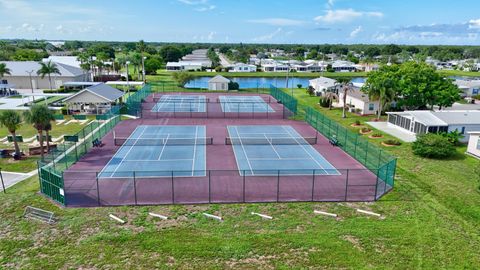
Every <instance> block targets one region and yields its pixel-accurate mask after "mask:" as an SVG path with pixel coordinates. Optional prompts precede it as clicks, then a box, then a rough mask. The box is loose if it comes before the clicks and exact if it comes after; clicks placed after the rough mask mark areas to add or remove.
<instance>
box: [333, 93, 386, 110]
mask: <svg viewBox="0 0 480 270" xmlns="http://www.w3.org/2000/svg"><path fill="white" fill-rule="evenodd" d="M338 104H339V105H340V106H343V93H340V94H339V101H338ZM370 104H373V108H372V110H370ZM347 105H353V106H355V109H360V110H362V111H361V114H375V113H376V112H377V110H378V107H379V104H378V101H370V102H365V101H363V100H360V99H357V98H354V97H352V96H349V95H348V94H347Z"/></svg>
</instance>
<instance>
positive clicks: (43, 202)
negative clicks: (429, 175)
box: [0, 177, 480, 269]
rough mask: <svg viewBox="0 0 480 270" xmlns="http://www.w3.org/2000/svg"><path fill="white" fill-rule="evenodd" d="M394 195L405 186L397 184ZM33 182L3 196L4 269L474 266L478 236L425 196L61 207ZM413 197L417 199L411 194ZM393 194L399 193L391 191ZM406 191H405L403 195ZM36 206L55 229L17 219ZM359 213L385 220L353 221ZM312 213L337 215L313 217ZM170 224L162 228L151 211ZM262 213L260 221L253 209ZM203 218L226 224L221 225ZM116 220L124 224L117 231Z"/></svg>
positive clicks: (0, 247) (0, 245)
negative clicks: (265, 217) (335, 215)
mask: <svg viewBox="0 0 480 270" xmlns="http://www.w3.org/2000/svg"><path fill="white" fill-rule="evenodd" d="M399 186H400V187H399V189H404V188H405V186H404V185H403V183H402V184H400V185H399ZM37 189H38V183H37V178H36V177H32V178H31V179H29V180H26V181H24V182H22V183H20V184H18V185H16V186H14V187H13V188H12V189H9V190H8V193H7V194H2V195H0V199H2V202H3V205H2V208H1V209H0V214H1V216H2V217H3V218H2V219H1V220H0V230H2V232H3V234H1V235H0V240H1V241H0V264H1V265H3V266H4V265H7V264H8V265H12V264H13V265H14V266H15V267H17V268H28V269H58V268H135V269H149V268H152V267H155V268H161V269H167V268H169V267H174V268H193V267H195V266H199V265H202V266H203V267H204V268H208V269H210V268H212V269H225V268H235V267H236V268H245V267H246V268H252V267H253V268H268V267H275V268H286V269H291V268H337V269H338V268H347V269H359V268H363V269H365V268H380V269H385V268H390V269H392V268H393V269H414V268H415V269H418V268H430V269H431V268H437V269H438V268H475V267H476V266H478V265H479V264H480V261H479V258H478V256H476V255H477V254H476V247H477V246H478V244H479V240H478V236H477V237H473V236H472V235H470V234H469V232H468V231H467V230H465V229H463V228H462V227H461V226H459V225H458V224H461V223H462V218H461V217H459V216H458V215H456V214H454V213H451V211H449V209H448V208H444V207H442V206H441V204H439V203H438V202H436V201H435V200H434V199H433V198H432V196H431V195H429V194H417V196H418V197H416V198H414V199H408V198H403V197H402V196H401V195H400V196H399V194H392V196H391V195H388V197H389V198H386V199H384V200H382V201H379V202H377V203H374V204H371V203H291V204H282V203H280V204H226V205H197V206H191V205H185V206H183V205H176V206H144V207H114V208H108V207H104V208H86V209H76V208H59V207H57V206H56V205H54V204H52V203H50V202H49V201H48V200H47V199H45V198H43V197H42V196H39V195H37V194H35V192H36V190H37ZM410 192H413V193H416V192H417V191H416V190H411V191H410ZM393 193H395V192H393ZM405 194H406V193H405ZM26 205H33V206H36V207H40V208H44V209H46V210H50V211H54V212H55V214H56V216H57V217H58V218H59V222H58V223H57V224H56V225H45V224H41V223H39V222H36V221H30V220H26V219H23V218H21V217H20V216H21V214H22V212H23V208H24V207H25V206H26ZM355 207H360V208H363V209H371V210H373V211H377V212H380V213H383V214H385V215H386V218H385V219H384V220H380V219H377V218H372V217H368V216H362V215H359V214H356V213H355V211H354V208H355ZM314 209H323V210H327V211H331V212H335V213H338V214H339V215H340V216H341V218H340V219H339V220H335V219H332V218H327V217H322V216H316V215H313V214H312V212H313V210H314ZM150 211H151V212H155V213H162V214H165V215H167V216H169V217H170V218H171V219H170V220H167V221H160V220H157V219H154V218H152V217H149V216H148V212H150ZM252 211H255V212H261V213H267V214H269V215H272V216H273V217H274V219H273V220H262V219H260V218H258V217H256V216H252V215H250V212H252ZM203 212H209V213H215V214H219V215H221V216H223V217H224V219H225V221H224V222H217V221H214V220H210V219H206V218H205V217H203V215H202V213H203ZM110 213H113V214H115V215H117V216H119V217H121V218H124V219H126V220H127V221H128V222H127V224H125V225H118V224H117V223H115V222H114V221H112V220H110V219H109V218H108V217H107V216H108V214H110Z"/></svg>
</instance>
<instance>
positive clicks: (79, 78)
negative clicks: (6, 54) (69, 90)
mask: <svg viewBox="0 0 480 270" xmlns="http://www.w3.org/2000/svg"><path fill="white" fill-rule="evenodd" d="M0 63H5V64H6V66H7V68H8V69H10V73H11V74H5V76H4V77H3V79H6V80H7V82H8V84H14V85H15V86H16V88H19V89H31V88H32V86H33V89H38V88H40V89H48V88H50V82H49V79H48V76H47V75H46V76H45V77H44V78H41V76H40V75H37V71H38V70H39V69H40V67H41V66H40V64H39V63H38V62H35V61H0ZM55 64H56V65H57V68H58V70H59V71H60V74H50V77H51V80H52V88H59V87H60V86H62V85H63V84H64V83H66V82H83V81H89V79H90V76H89V75H88V74H87V73H85V71H84V70H82V69H80V68H77V67H74V66H70V65H66V64H63V63H55ZM30 75H31V77H30ZM30 78H31V81H30Z"/></svg>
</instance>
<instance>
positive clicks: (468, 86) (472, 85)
mask: <svg viewBox="0 0 480 270" xmlns="http://www.w3.org/2000/svg"><path fill="white" fill-rule="evenodd" d="M453 83H454V84H456V85H457V86H458V88H459V89H460V90H461V91H462V93H461V95H462V96H463V97H472V96H476V95H480V80H455V81H454V82H453Z"/></svg>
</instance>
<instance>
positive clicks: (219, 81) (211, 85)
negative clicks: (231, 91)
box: [208, 75, 230, 91]
mask: <svg viewBox="0 0 480 270" xmlns="http://www.w3.org/2000/svg"><path fill="white" fill-rule="evenodd" d="M229 82H230V80H229V79H227V78H225V77H223V76H221V75H217V76H215V77H213V78H211V79H210V80H209V81H208V90H214V91H227V90H228V83H229Z"/></svg>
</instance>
